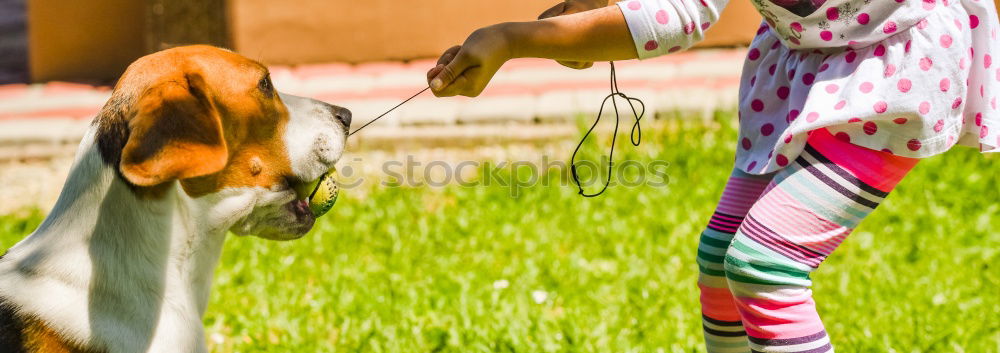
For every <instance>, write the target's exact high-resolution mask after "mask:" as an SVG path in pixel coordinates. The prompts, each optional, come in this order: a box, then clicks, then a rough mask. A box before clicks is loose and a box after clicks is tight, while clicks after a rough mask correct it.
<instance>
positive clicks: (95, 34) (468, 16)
mask: <svg viewBox="0 0 1000 353" xmlns="http://www.w3.org/2000/svg"><path fill="white" fill-rule="evenodd" d="M557 1H558V0H504V1H484V0H473V1H469V0H433V1H422V2H419V3H421V5H419V6H417V5H407V4H405V3H411V4H412V3H413V2H415V1H413V2H411V1H401V0H366V1H359V0H297V1H272V0H228V6H229V10H228V13H229V26H230V29H231V31H230V33H231V34H232V36H233V38H232V43H233V46H234V48H235V49H236V50H237V51H239V52H241V53H242V54H244V55H246V56H248V57H251V58H254V59H260V60H261V61H263V62H265V63H268V64H304V63H316V62H331V61H336V62H364V61H380V60H400V59H402V60H407V59H415V58H428V57H435V56H437V55H438V54H440V53H441V51H442V50H444V49H446V48H448V47H450V46H452V45H455V44H459V43H461V42H462V40H464V39H465V37H466V36H467V35H468V34H469V33H470V32H471V31H472V30H474V29H476V28H479V27H481V26H486V25H489V24H493V23H497V22H503V21H521V20H530V19H534V18H535V17H536V16H537V15H538V13H540V12H541V11H543V10H544V9H546V8H548V7H549V6H551V5H552V4H554V3H556V2H557ZM692 1H693V0H692ZM148 3H149V1H144V0H86V1H72V0H27V4H28V42H29V44H28V50H29V65H30V70H31V79H32V80H33V81H36V82H38V81H49V80H73V81H85V82H87V81H104V82H108V81H110V80H114V79H115V78H117V77H118V76H119V75H120V74H121V73H122V72H123V71H124V70H125V67H126V66H128V64H129V63H131V62H132V61H134V60H135V59H137V58H138V57H140V56H142V55H143V54H145V53H146V47H147V46H146V38H145V36H146V33H147V32H148V31H149V24H148V23H146V18H147V17H146V16H147V13H146V11H147V9H146V6H147V4H148ZM401 4H402V5H401ZM759 22H760V16H759V15H758V14H757V12H756V11H754V10H753V8H752V6H751V5H750V2H749V1H733V2H732V3H731V4H730V5H729V7H728V8H727V9H726V11H725V12H724V13H723V14H722V20H721V21H720V22H719V23H718V24H716V25H715V26H713V27H712V29H710V30H709V31H708V38H707V39H706V41H705V42H703V43H702V45H734V44H737V45H738V44H746V43H749V41H750V39H751V38H752V36H753V34H754V30H755V29H756V27H757V24H758V23H759Z"/></svg>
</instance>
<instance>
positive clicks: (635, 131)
mask: <svg viewBox="0 0 1000 353" xmlns="http://www.w3.org/2000/svg"><path fill="white" fill-rule="evenodd" d="M610 64H611V94H608V95H607V97H604V101H603V102H601V109H600V110H598V112H597V119H594V124H592V125H590V129H589V130H587V133H586V134H584V135H583V138H582V139H580V143H579V144H577V145H576V149H575V150H573V156H572V157H570V172H571V173H572V174H573V182H574V183H576V187H577V188H578V189H580V195H582V196H584V197H594V196H599V195H601V194H603V193H604V191H605V190H607V189H608V186H609V185H611V172H612V168H613V167H614V163H613V161H614V156H615V142H616V141H617V140H618V125H619V123H620V120H621V113H619V112H618V103H617V102H615V97H621V98H624V99H625V101H626V102H628V105H629V108H631V109H632V115H633V116H635V124H633V125H632V132H631V133H630V134H629V138H630V140H631V142H632V145H633V146H638V145H639V143H640V142H642V126H640V125H639V122H640V121H641V120H642V117H643V115H645V114H646V103H643V102H642V100H641V99H639V98H634V97H629V96H627V95H625V94H624V93H622V92H621V91H619V90H618V77H617V76H616V74H615V63H614V62H610ZM428 89H430V87H426V88H424V89H422V90H420V92H417V93H416V94H414V95H412V96H410V98H407V99H406V100H404V101H402V102H400V103H399V104H396V106H395V107H392V108H391V109H389V110H388V111H386V112H385V113H382V115H379V116H378V117H376V118H375V119H372V120H370V121H368V122H367V123H365V124H364V125H362V126H361V127H359V128H357V130H354V131H353V132H351V133H350V134H348V135H347V136H351V135H354V134H356V133H357V132H358V131H361V129H364V128H366V127H368V125H371V124H372V123H374V122H375V121H378V120H379V119H381V118H382V117H384V116H386V115H388V114H389V113H391V112H392V111H393V110H396V109H397V108H399V107H400V106H402V105H403V104H406V103H407V102H409V101H411V100H413V98H417V96H419V95H420V94H422V93H424V92H427V90H428ZM608 100H610V101H611V106H612V107H613V108H614V110H615V132H614V135H612V136H611V150H610V151H609V152H608V178H607V179H606V180H605V182H604V187H603V188H601V191H598V192H597V193H596V194H588V193H586V192H584V191H583V185H582V184H581V183H580V176H579V175H578V174H577V172H576V154H577V153H578V152H580V148H581V147H583V143H584V142H586V141H587V137H590V134H591V133H593V132H594V129H595V128H597V124H598V123H600V122H601V115H602V114H604V106H606V105H607V104H608ZM633 102H636V103H639V108H640V110H639V111H636V110H635V104H633Z"/></svg>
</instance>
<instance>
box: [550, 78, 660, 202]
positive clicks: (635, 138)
mask: <svg viewBox="0 0 1000 353" xmlns="http://www.w3.org/2000/svg"><path fill="white" fill-rule="evenodd" d="M610 64H611V94H608V96H607V97H604V101H603V102H601V109H600V110H598V111H597V119H594V124H593V125H590V129H589V130H587V133H586V134H584V135H583V138H582V139H580V143H579V144H577V145H576V149H575V150H573V156H572V157H570V162H569V163H570V172H571V173H572V174H573V182H574V183H576V187H577V188H579V189H580V195H582V196H583V197H595V196H599V195H601V194H603V193H604V191H605V190H607V189H608V185H611V171H612V167H613V165H614V162H613V161H614V155H615V141H617V139H618V124H619V121H620V120H621V115H620V114H619V112H618V103H616V102H615V97H621V98H624V99H625V101H626V102H628V105H629V107H630V108H632V114H633V115H634V116H635V124H633V125H632V132H631V134H630V135H629V137H630V140H631V142H632V145H633V146H638V145H639V143H640V142H642V127H641V126H640V125H639V121H640V120H642V116H643V115H645V114H646V104H645V103H643V102H642V100H641V99H638V98H634V97H629V96H626V95H625V94H624V93H622V92H621V91H619V90H618V78H617V77H616V75H615V63H614V62H611V63H610ZM608 100H611V106H612V107H613V108H614V109H615V132H614V135H612V136H611V151H609V152H608V178H607V180H606V181H605V182H604V187H603V188H601V190H600V191H598V192H597V193H595V194H588V193H586V192H584V191H583V185H581V184H580V176H579V175H578V174H577V172H576V154H577V152H580V148H581V147H583V143H584V142H586V141H587V137H590V134H591V133H592V132H594V129H595V128H596V127H597V123H599V122H601V115H602V114H603V113H604V106H605V105H607V104H608ZM633 101H634V102H637V103H639V107H640V108H641V110H639V111H638V112H637V111H636V110H635V105H634V104H632V102H633Z"/></svg>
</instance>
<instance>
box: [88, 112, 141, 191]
mask: <svg viewBox="0 0 1000 353" xmlns="http://www.w3.org/2000/svg"><path fill="white" fill-rule="evenodd" d="M134 101H135V99H134V98H132V97H125V96H124V95H121V94H114V95H112V96H111V99H110V100H108V102H107V103H105V104H104V107H103V108H101V112H100V113H98V114H97V117H96V118H94V122H93V125H94V126H96V127H97V134H96V136H95V139H96V143H97V149H98V150H99V151H100V152H101V159H103V160H104V164H105V165H107V166H110V167H112V168H114V169H115V172H116V173H117V174H118V177H119V178H120V179H121V180H122V181H124V182H125V183H127V184H129V186H132V184H131V183H129V182H128V180H126V179H125V177H123V176H122V174H121V171H120V170H119V168H118V165H119V163H121V160H122V149H124V148H125V143H127V142H128V136H129V127H128V119H127V118H126V115H127V114H131V113H132V112H131V109H132V104H133V103H134Z"/></svg>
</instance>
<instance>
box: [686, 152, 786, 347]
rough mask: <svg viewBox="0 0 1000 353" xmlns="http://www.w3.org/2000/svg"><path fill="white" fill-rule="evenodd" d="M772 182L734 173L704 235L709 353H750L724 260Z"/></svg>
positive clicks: (701, 265) (701, 264) (702, 283)
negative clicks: (756, 203) (749, 215)
mask: <svg viewBox="0 0 1000 353" xmlns="http://www.w3.org/2000/svg"><path fill="white" fill-rule="evenodd" d="M770 182H771V175H764V176H761V175H751V174H746V173H743V172H742V171H740V170H738V169H737V170H734V171H733V174H732V175H731V176H730V177H729V181H728V182H727V183H726V188H725V189H724V190H723V192H722V199H721V200H720V201H719V205H718V207H717V208H716V210H715V213H714V214H713V215H712V219H711V220H710V221H709V223H708V227H707V228H706V229H705V231H704V232H703V233H702V234H701V240H700V242H699V244H698V269H699V271H700V273H699V276H698V287H699V288H700V289H701V315H702V324H703V327H704V332H705V344H706V346H707V348H708V351H709V352H724V353H729V352H734V353H735V352H741V353H742V352H749V351H750V348H749V347H748V346H747V340H746V331H745V330H744V329H743V324H742V323H741V322H740V314H739V312H738V311H737V310H736V304H735V302H733V296H732V294H730V292H729V285H728V283H727V282H726V273H725V269H724V268H723V259H724V258H725V255H726V249H728V248H729V243H730V242H731V241H732V240H733V236H734V235H735V234H736V229H737V228H739V226H740V224H741V223H743V217H745V216H746V214H747V211H749V210H750V206H752V205H753V203H754V202H756V201H757V198H759V197H760V195H761V193H763V192H764V189H766V188H767V185H768V183H770Z"/></svg>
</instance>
